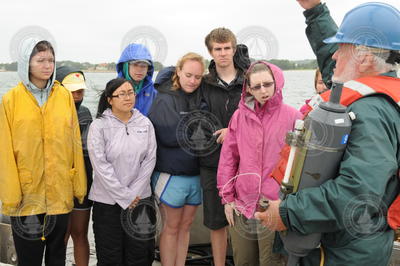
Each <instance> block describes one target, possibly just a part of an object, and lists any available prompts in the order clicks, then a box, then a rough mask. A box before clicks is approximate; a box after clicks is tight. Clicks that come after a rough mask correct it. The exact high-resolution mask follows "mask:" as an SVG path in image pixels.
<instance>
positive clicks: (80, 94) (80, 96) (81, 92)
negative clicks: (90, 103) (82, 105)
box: [71, 89, 85, 102]
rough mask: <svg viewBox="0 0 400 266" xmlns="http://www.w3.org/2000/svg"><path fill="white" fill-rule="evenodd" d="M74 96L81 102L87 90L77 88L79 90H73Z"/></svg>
mask: <svg viewBox="0 0 400 266" xmlns="http://www.w3.org/2000/svg"><path fill="white" fill-rule="evenodd" d="M71 93H72V97H73V98H74V101H75V102H79V101H82V100H83V96H84V95H85V90H83V89H81V90H77V91H72V92H71Z"/></svg>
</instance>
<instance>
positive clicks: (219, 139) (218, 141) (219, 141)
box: [213, 128, 228, 144]
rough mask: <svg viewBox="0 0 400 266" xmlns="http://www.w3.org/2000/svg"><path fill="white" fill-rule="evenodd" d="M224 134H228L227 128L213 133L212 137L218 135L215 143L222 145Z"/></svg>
mask: <svg viewBox="0 0 400 266" xmlns="http://www.w3.org/2000/svg"><path fill="white" fill-rule="evenodd" d="M226 132H228V129H227V128H221V129H219V130H217V131H215V132H214V134H213V135H214V136H215V135H219V137H218V138H217V143H221V144H222V143H223V142H224V139H225V135H226Z"/></svg>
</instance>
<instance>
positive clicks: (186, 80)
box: [177, 60, 204, 93]
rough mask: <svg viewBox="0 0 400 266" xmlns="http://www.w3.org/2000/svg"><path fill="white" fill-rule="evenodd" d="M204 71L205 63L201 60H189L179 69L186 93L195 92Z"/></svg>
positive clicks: (178, 72) (181, 82)
mask: <svg viewBox="0 0 400 266" xmlns="http://www.w3.org/2000/svg"><path fill="white" fill-rule="evenodd" d="M203 72H204V69H203V65H202V64H201V63H200V62H198V61H195V60H187V61H186V62H185V63H184V64H183V66H182V69H178V71H177V74H178V77H179V83H180V84H181V87H182V90H183V91H184V92H186V93H192V92H194V91H195V90H196V89H197V88H198V87H199V86H200V82H201V78H202V76H203Z"/></svg>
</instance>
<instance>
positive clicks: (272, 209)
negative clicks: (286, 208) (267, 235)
mask: <svg viewBox="0 0 400 266" xmlns="http://www.w3.org/2000/svg"><path fill="white" fill-rule="evenodd" d="M280 203H281V200H270V201H269V207H268V209H267V210H266V211H264V212H256V213H255V214H254V217H255V218H256V219H257V220H260V221H261V223H262V224H263V225H264V226H265V227H268V228H269V229H270V230H272V231H285V230H286V229H287V228H286V226H285V224H284V223H283V222H282V218H281V216H280V215H279V204H280Z"/></svg>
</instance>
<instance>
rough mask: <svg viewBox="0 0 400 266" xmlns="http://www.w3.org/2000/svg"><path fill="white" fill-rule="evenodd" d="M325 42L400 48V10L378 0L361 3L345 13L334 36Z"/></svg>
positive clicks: (392, 48) (390, 48)
mask: <svg viewBox="0 0 400 266" xmlns="http://www.w3.org/2000/svg"><path fill="white" fill-rule="evenodd" d="M324 42H325V43H350V44H355V45H365V46H369V47H375V48H382V49H387V50H395V51H398V50H400V11H399V10H398V9H396V8H395V7H393V6H391V5H389V4H386V3H379V2H370V3H365V4H361V5H359V6H357V7H355V8H353V9H352V10H350V11H349V12H347V14H346V15H345V17H344V19H343V22H342V24H341V25H340V27H339V30H338V32H337V33H336V35H335V36H332V37H330V38H327V39H325V40H324Z"/></svg>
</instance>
